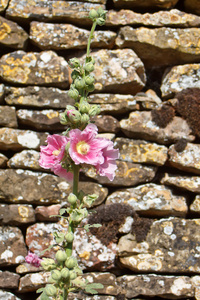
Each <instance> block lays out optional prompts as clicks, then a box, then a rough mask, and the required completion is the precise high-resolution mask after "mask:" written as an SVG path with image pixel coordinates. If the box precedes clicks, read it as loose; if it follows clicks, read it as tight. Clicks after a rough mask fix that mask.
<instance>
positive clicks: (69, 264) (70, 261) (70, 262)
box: [65, 256, 77, 269]
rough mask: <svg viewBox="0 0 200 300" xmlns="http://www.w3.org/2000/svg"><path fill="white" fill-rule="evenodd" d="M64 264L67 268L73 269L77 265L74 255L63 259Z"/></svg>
mask: <svg viewBox="0 0 200 300" xmlns="http://www.w3.org/2000/svg"><path fill="white" fill-rule="evenodd" d="M65 266H66V267H67V268H68V269H73V268H74V267H76V266H77V260H76V258H75V257H73V256H71V257H69V258H68V259H67V260H66V261H65Z"/></svg>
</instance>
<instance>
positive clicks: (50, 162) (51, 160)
mask: <svg viewBox="0 0 200 300" xmlns="http://www.w3.org/2000/svg"><path fill="white" fill-rule="evenodd" d="M68 142H69V138H67V137H66V136H61V135H59V134H53V135H49V136H48V137H47V143H48V145H47V146H41V147H40V159H39V164H40V166H41V167H43V168H44V169H51V171H53V172H54V173H55V174H56V175H58V176H60V177H64V178H65V179H67V180H68V181H71V179H72V176H73V175H72V173H70V172H67V171H66V170H65V169H64V168H62V165H61V162H62V159H63V157H64V154H65V146H66V145H67V143H68Z"/></svg>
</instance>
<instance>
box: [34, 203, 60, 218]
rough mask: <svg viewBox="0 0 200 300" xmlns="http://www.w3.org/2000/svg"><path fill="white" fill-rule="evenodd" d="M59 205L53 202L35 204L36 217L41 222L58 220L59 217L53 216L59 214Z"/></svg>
mask: <svg viewBox="0 0 200 300" xmlns="http://www.w3.org/2000/svg"><path fill="white" fill-rule="evenodd" d="M61 207H62V206H61V205H60V204H54V205H50V206H37V207H36V209H35V214H36V219H37V220H38V221H41V222H45V221H51V222H54V221H58V220H59V218H58V217H55V216H56V215H59V211H60V209H61Z"/></svg>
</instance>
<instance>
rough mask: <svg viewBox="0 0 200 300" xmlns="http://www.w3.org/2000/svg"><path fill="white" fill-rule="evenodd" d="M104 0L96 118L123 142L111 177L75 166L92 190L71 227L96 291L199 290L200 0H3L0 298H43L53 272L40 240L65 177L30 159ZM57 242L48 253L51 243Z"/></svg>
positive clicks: (55, 225)
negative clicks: (46, 266)
mask: <svg viewBox="0 0 200 300" xmlns="http://www.w3.org/2000/svg"><path fill="white" fill-rule="evenodd" d="M99 6H102V7H103V8H106V9H107V10H108V13H107V21H106V25H105V26H103V27H100V28H97V31H96V32H95V34H94V39H93V41H92V48H93V50H92V53H93V55H94V57H95V61H96V65H95V71H94V74H95V77H96V83H95V91H94V93H93V94H91V96H90V102H91V103H98V104H101V107H102V113H101V115H100V116H98V117H96V118H95V120H94V121H95V123H96V125H97V126H98V128H99V132H100V133H101V135H102V136H106V137H108V138H110V139H112V140H113V141H114V143H115V146H116V147H117V148H119V149H120V158H119V160H118V161H117V164H118V170H117V173H116V178H115V179H114V181H113V182H109V181H108V180H107V179H106V178H104V177H99V176H98V175H96V174H95V172H94V170H93V169H92V168H91V169H87V170H83V172H82V174H81V183H80V188H81V189H83V190H84V191H85V192H88V193H93V192H95V193H97V194H98V195H99V197H98V199H97V201H96V202H95V204H94V207H95V209H94V208H91V209H93V211H94V212H93V214H92V215H91V216H90V218H89V220H88V222H90V223H92V222H97V223H101V224H102V227H100V228H99V229H95V230H94V229H93V230H92V232H90V233H87V232H85V231H84V230H83V229H81V228H80V229H79V230H77V231H76V240H75V251H74V255H76V256H77V258H78V260H79V262H80V265H81V266H82V268H83V270H84V276H86V277H87V278H88V279H89V281H90V282H93V281H94V282H102V283H103V284H104V289H103V290H100V292H99V296H91V295H87V296H86V295H84V294H79V295H78V296H75V295H71V296H70V299H87V300H92V299H93V300H105V299H108V300H115V299H116V300H124V299H126V300H128V299H138V297H142V299H147V298H148V297H153V298H154V297H156V299H159V298H167V299H182V298H187V299H190V298H191V299H192V298H193V299H194V298H196V299H200V219H199V216H200V140H199V138H200V121H199V115H200V80H199V79H200V38H199V37H200V2H199V1H197V0H179V1H178V0H113V2H112V1H111V0H108V2H107V3H106V0H91V1H90V2H85V1H84V2H76V1H66V0H20V1H19V0H10V1H9V0H0V13H1V16H0V45H1V48H0V78H1V83H0V126H1V128H0V152H1V154H0V168H1V169H0V174H1V176H0V199H1V204H0V225H1V226H0V267H1V271H0V289H1V290H0V299H1V300H4V299H5V300H6V299H7V300H11V299H12V300H19V299H21V300H23V299H30V300H31V299H37V298H38V295H37V294H36V293H35V291H36V290H37V289H38V288H39V287H41V286H42V285H43V284H45V282H46V280H47V277H48V274H47V273H45V272H44V271H43V270H42V269H39V270H38V269H36V268H34V267H31V266H29V265H27V264H26V263H25V262H24V257H25V255H26V254H27V251H28V249H29V250H31V251H32V252H35V253H37V254H40V253H41V252H42V251H43V250H44V249H45V248H47V246H48V244H49V243H53V237H52V231H53V230H54V229H57V230H60V231H66V229H67V224H66V223H65V222H63V221H59V220H58V219H57V218H56V217H51V215H56V214H57V213H58V211H59V209H60V208H61V207H62V206H64V205H66V197H67V195H68V194H69V193H70V191H71V186H70V185H69V184H68V183H67V182H66V181H64V180H63V179H62V178H58V177H57V176H55V175H53V174H52V173H50V172H49V173H48V172H46V170H43V169H41V168H40V166H39V164H38V159H39V147H40V145H44V144H45V140H46V137H47V135H48V133H60V132H62V131H63V130H64V129H65V128H64V126H61V125H60V123H59V113H60V111H62V110H63V109H64V108H65V106H66V104H73V101H72V100H71V99H70V98H69V97H68V95H67V90H68V87H69V83H70V75H69V74H70V70H69V68H68V64H67V61H68V60H69V58H71V57H73V56H77V57H80V58H81V57H83V55H84V53H85V49H86V43H87V38H88V34H89V29H90V25H91V23H90V20H89V19H87V18H86V16H87V15H88V12H89V10H90V9H91V8H97V7H99ZM54 250H55V249H54V248H53V249H52V250H50V251H48V252H47V253H46V256H48V257H52V256H53V255H54Z"/></svg>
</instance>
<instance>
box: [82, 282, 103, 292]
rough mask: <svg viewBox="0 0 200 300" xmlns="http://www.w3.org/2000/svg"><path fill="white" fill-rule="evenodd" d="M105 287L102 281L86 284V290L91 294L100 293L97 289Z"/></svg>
mask: <svg viewBox="0 0 200 300" xmlns="http://www.w3.org/2000/svg"><path fill="white" fill-rule="evenodd" d="M103 288H104V286H103V284H101V283H90V284H88V285H86V287H85V291H86V292H87V293H90V294H98V291H96V289H97V290H98V289H103Z"/></svg>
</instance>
